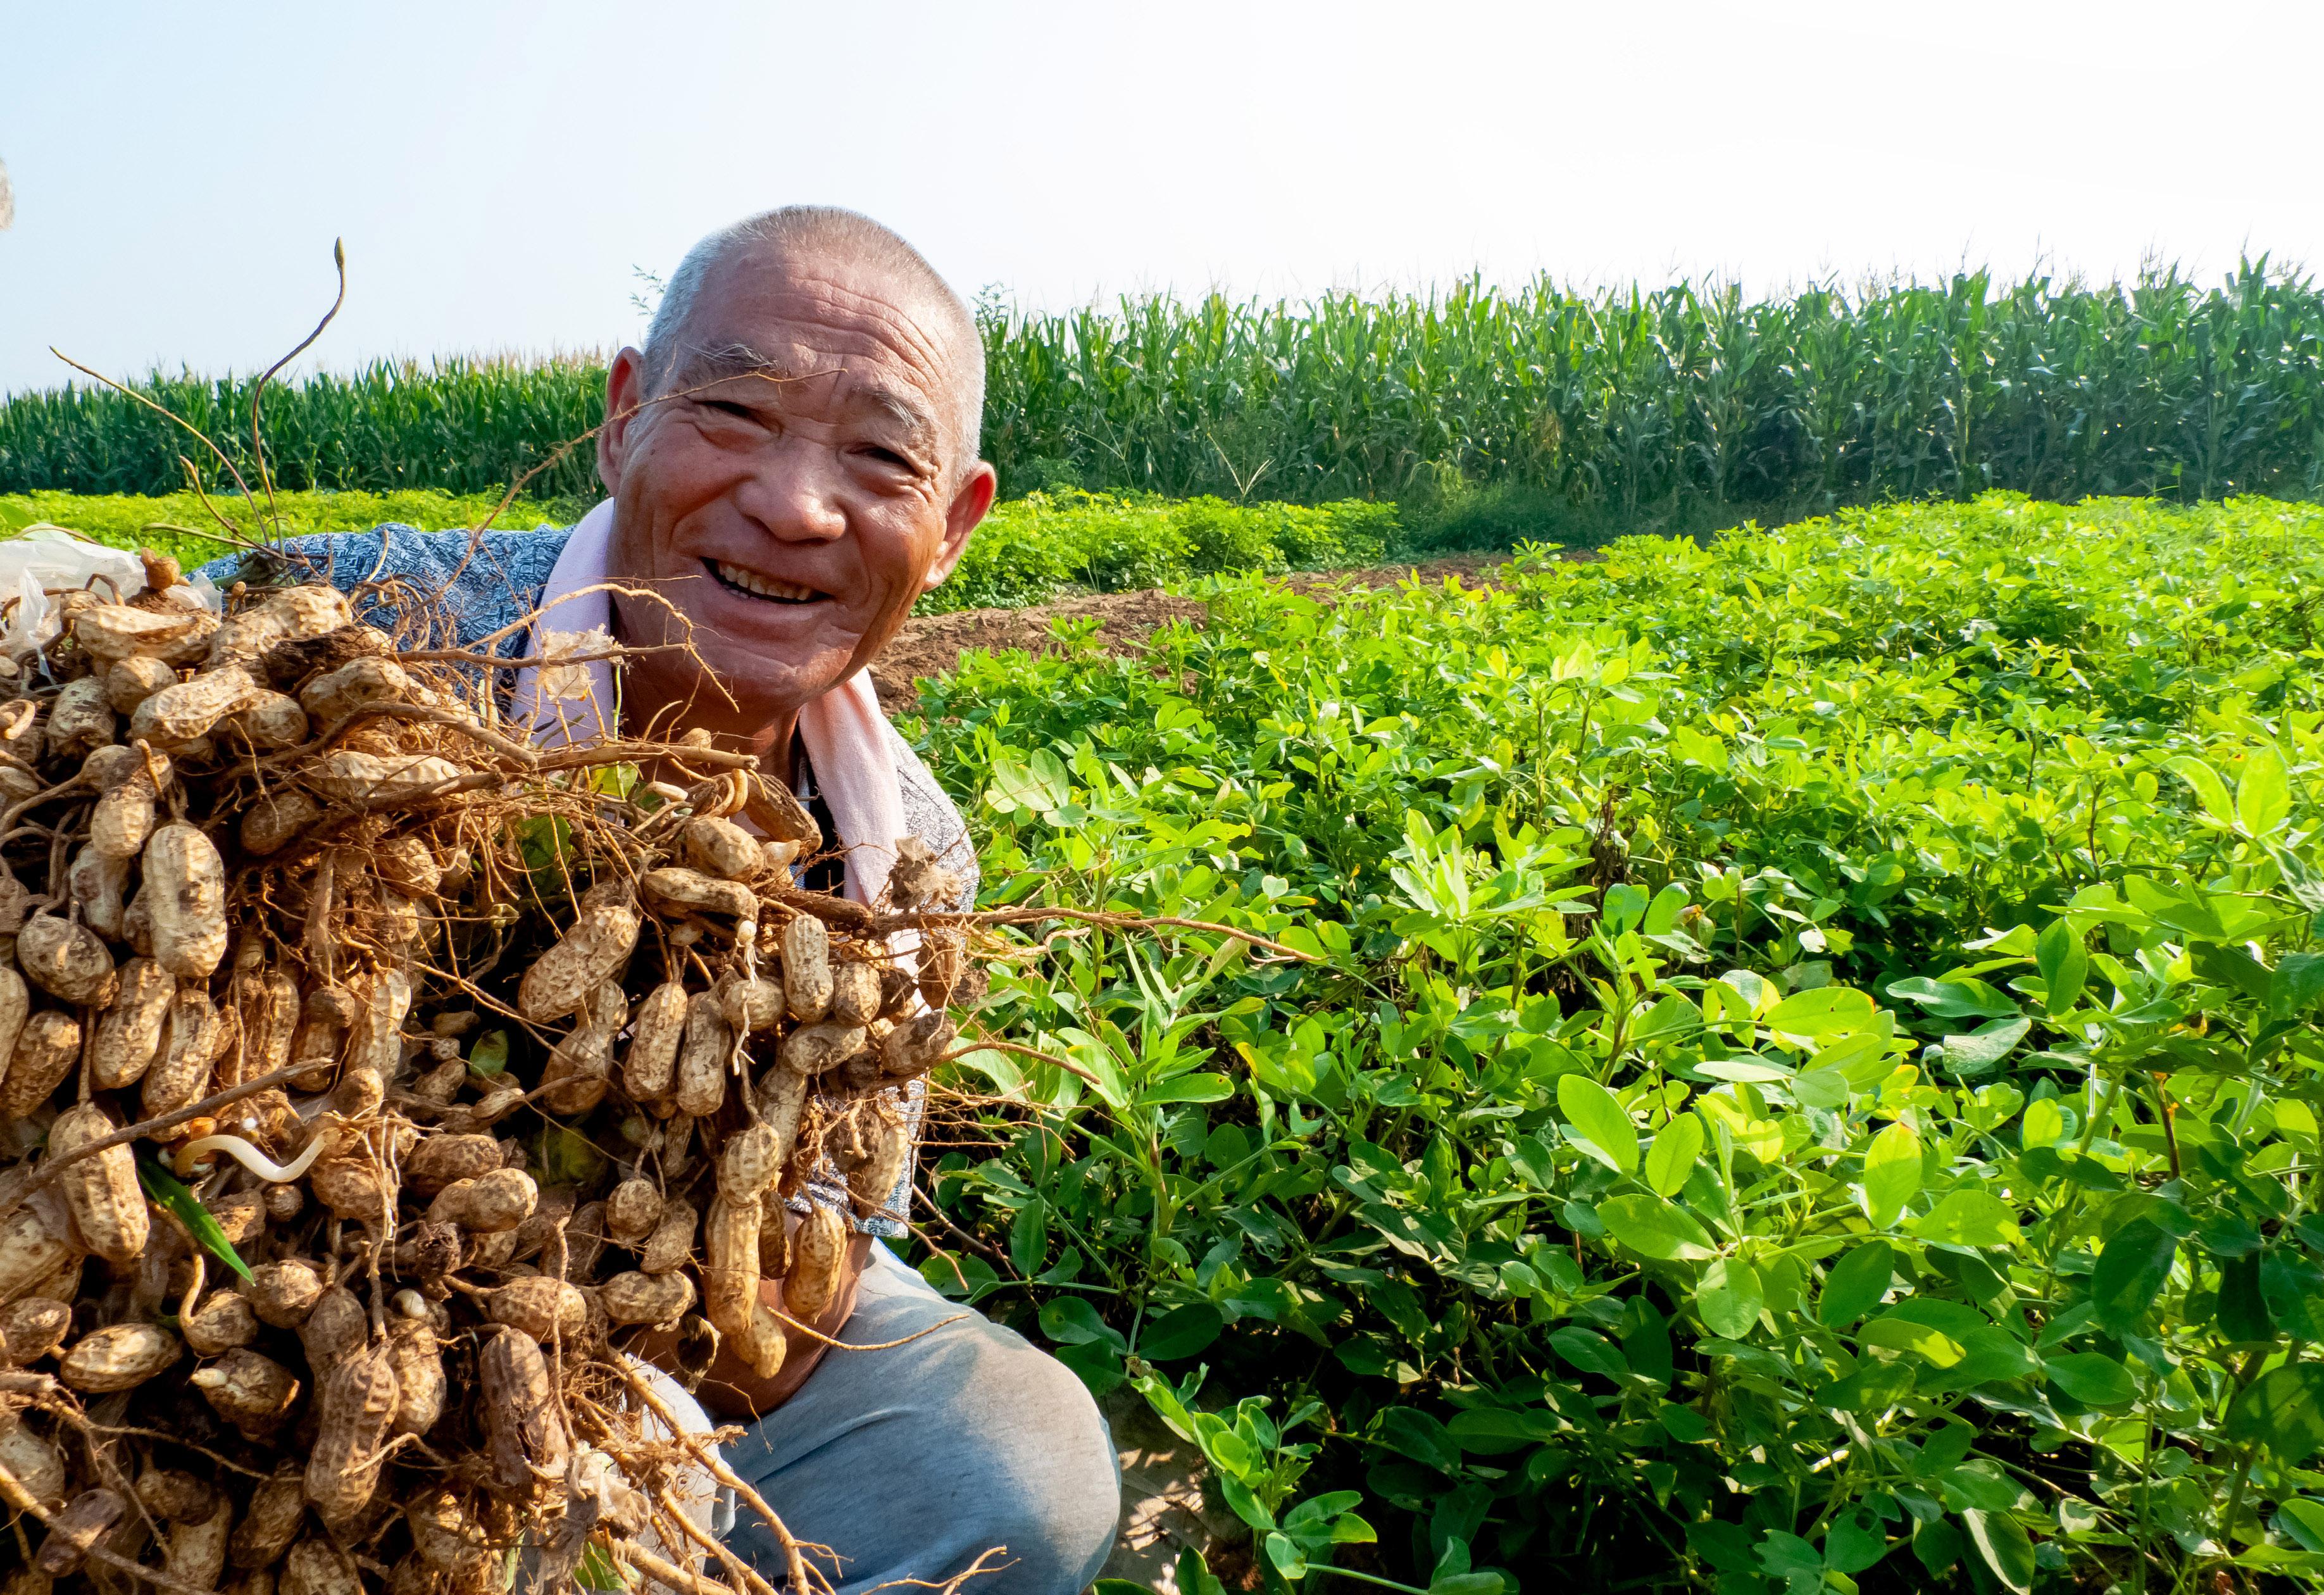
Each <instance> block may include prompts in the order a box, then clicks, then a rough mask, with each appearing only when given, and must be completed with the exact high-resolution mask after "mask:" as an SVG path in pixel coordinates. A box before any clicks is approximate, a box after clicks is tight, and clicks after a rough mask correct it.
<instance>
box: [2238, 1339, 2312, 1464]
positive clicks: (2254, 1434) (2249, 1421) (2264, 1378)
mask: <svg viewBox="0 0 2324 1595" xmlns="http://www.w3.org/2000/svg"><path fill="white" fill-rule="evenodd" d="M2227 1438H2228V1439H2230V1440H2233V1441H2236V1442H2237V1443H2241V1444H2246V1445H2249V1444H2255V1443H2256V1444H2259V1445H2264V1446H2265V1447H2266V1448H2267V1449H2268V1450H2269V1451H2270V1452H2273V1454H2274V1456H2275V1459H2276V1460H2277V1461H2280V1462H2282V1463H2283V1464H2284V1465H2285V1466H2286V1467H2297V1466H2298V1465H2299V1464H2300V1463H2301V1462H2304V1461H2307V1460H2308V1459H2309V1458H2310V1456H2312V1455H2314V1454H2315V1453H2316V1452H2318V1451H2319V1450H2324V1362H2295V1363H2287V1364H2286V1365H2285V1366H2283V1367H2282V1368H2277V1369H2270V1370H2269V1371H2268V1372H2266V1373H2264V1374H2262V1375H2260V1377H2259V1378H2256V1379H2254V1380H2253V1381H2252V1382H2251V1383H2250V1384H2248V1385H2246V1386H2245V1387H2244V1388H2243V1389H2242V1391H2240V1392H2239V1393H2238V1394H2237V1395H2236V1398H2235V1401H2234V1402H2233V1403H2232V1404H2231V1405H2230V1406H2228V1408H2227Z"/></svg>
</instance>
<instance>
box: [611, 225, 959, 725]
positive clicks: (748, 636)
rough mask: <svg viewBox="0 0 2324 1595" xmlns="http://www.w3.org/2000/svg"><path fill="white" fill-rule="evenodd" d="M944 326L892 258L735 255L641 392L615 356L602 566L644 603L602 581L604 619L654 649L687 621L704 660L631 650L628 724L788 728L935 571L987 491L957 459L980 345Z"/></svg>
mask: <svg viewBox="0 0 2324 1595" xmlns="http://www.w3.org/2000/svg"><path fill="white" fill-rule="evenodd" d="M953 325H954V323H953V321H952V320H951V319H950V318H947V317H946V315H945V313H944V309H943V307H942V306H941V305H940V304H939V303H938V302H936V300H935V298H934V296H933V295H932V294H931V293H929V292H927V290H923V289H920V288H919V287H918V285H917V284H915V283H912V282H910V281H908V280H905V279H903V278H902V277H900V275H899V273H896V272H890V271H886V270H883V269H881V268H879V267H876V266H871V265H866V264H862V263H850V262H847V261H844V260H830V259H820V258H810V259H784V258H782V257H780V256H779V255H778V254H774V253H773V252H772V251H770V250H769V249H765V248H761V249H757V250H752V249H743V250H738V251H737V252H736V253H735V254H732V255H730V256H729V257H728V258H727V259H725V260H724V261H723V262H722V263H720V264H719V265H718V266H717V267H715V268H714V269H713V270H712V272H710V273H709V274H708V276H707V277H706V278H705V280H704V281H703V283H702V285H701V289H700V291H699V293H698V294H697V295H696V298H695V300H694V301H693V303H692V305H691V306H690V307H689V308H688V309H687V312H686V316H685V320H684V323H683V324H682V326H681V327H679V329H678V331H679V335H680V336H679V337H678V345H679V347H680V349H681V351H682V352H681V353H680V354H679V355H677V356H676V357H674V358H672V359H671V360H670V361H669V369H668V370H667V372H666V373H658V380H656V381H655V382H654V383H653V384H652V386H651V388H650V389H649V386H648V383H647V376H646V371H645V367H644V364H643V361H642V358H641V356H640V355H638V353H637V352H636V351H635V350H632V349H624V350H623V351H622V354H621V355H620V356H619V358H617V359H616V360H615V362H614V364H613V372H612V374H611V376H610V378H609V380H608V383H607V389H606V414H607V415H608V416H609V417H610V418H613V419H609V420H608V422H607V424H606V426H605V428H604V431H602V432H601V433H600V434H599V436H598V470H599V474H600V475H602V476H603V477H604V482H605V485H606V488H607V490H608V491H609V492H610V493H612V494H613V501H614V530H613V549H612V559H611V570H610V573H609V574H610V575H611V576H612V577H613V580H615V581H617V582H620V583H622V584H623V585H625V586H630V587H634V588H639V589H642V590H643V591H644V592H645V593H650V594H651V595H653V596H650V597H649V596H643V595H634V594H617V595H615V598H614V621H615V625H616V628H617V629H618V631H619V632H620V633H621V640H622V641H623V642H624V643H626V644H629V645H631V646H633V647H653V646H657V645H662V644H668V643H673V642H683V641H687V640H688V637H689V632H688V626H687V622H690V623H691V633H690V635H691V641H692V643H693V647H694V649H695V650H696V652H697V653H698V654H699V655H700V662H699V663H697V662H696V660H695V659H692V658H690V657H688V656H687V654H685V653H682V652H677V651H672V652H668V653H659V654H648V655H645V656H643V657H641V658H636V659H632V660H631V661H630V662H629V664H628V666H627V667H626V669H625V673H624V678H623V687H622V698H623V715H624V718H625V719H626V720H628V721H629V722H630V724H631V725H632V728H633V729H640V730H642V729H643V728H644V727H645V726H646V725H647V724H649V723H652V722H653V721H655V719H656V717H657V716H665V718H663V719H662V720H661V722H660V724H659V729H660V730H662V731H664V732H666V733H670V734H675V733H676V731H677V730H678V729H685V728H691V727H695V726H701V727H704V728H706V729H708V730H710V731H711V732H713V733H716V734H718V735H719V736H720V737H721V740H722V741H726V740H739V741H741V742H744V743H746V744H748V745H752V746H755V747H758V748H760V749H761V750H764V749H766V748H769V747H772V746H776V745H779V743H781V742H788V738H789V736H790V732H791V727H792V725H793V724H794V723H795V721H796V719H797V716H798V711H799V709H800V708H801V707H802V706H804V705H806V704H807V703H809V702H811V701H812V700H813V699H815V698H816V697H817V696H820V695H822V694H823V693H825V692H827V691H829V690H830V689H831V688H832V687H835V686H836V685H837V684H838V683H840V682H841V681H843V680H844V679H846V678H848V677H849V676H851V675H853V673H854V672H855V671H857V670H859V669H861V668H863V667H864V666H865V665H867V664H869V663H870V662H871V659H872V657H873V656H874V655H876V654H877V653H878V652H879V651H880V650H881V648H882V647H884V646H885V645H886V644H887V643H888V641H890V639H892V638H893V637H894V636H895V634H896V632H898V630H899V629H900V628H901V626H902V625H903V623H904V620H905V617H906V615H907V614H908V613H909V612H910V610H911V606H912V602H913V600H914V599H916V598H918V596H919V595H920V594H922V593H923V592H925V591H927V589H928V588H930V587H932V586H934V585H936V583H938V582H940V581H942V580H943V579H944V578H945V576H948V575H949V574H951V571H952V568H953V567H954V565H955V564H957V563H958V562H959V559H960V556H961V553H962V551H963V550H964V549H965V548H966V547H967V545H968V536H969V533H970V532H971V531H972V530H973V529H974V528H975V526H976V523H977V522H978V521H981V520H982V519H983V516H984V512H985V511H986V510H987V509H988V508H989V507H990V506H991V502H992V492H993V485H994V478H993V474H992V468H991V466H987V465H984V464H983V463H982V462H979V461H971V460H966V459H964V458H962V457H961V456H963V455H964V453H965V452H966V447H967V446H966V443H965V440H964V438H963V436H962V427H961V424H960V422H961V410H962V403H963V401H962V396H961V395H962V392H963V389H962V381H963V377H962V373H963V371H964V363H965V362H968V361H973V360H981V359H982V352H981V351H980V350H978V349H976V348H974V347H973V338H972V339H970V340H969V341H970V343H971V345H972V346H970V347H966V348H963V347H960V346H959V345H960V343H961V341H962V340H961V338H960V337H959V336H958V334H957V333H954V332H949V331H948V330H947V328H949V327H952V326H953ZM673 611H674V612H675V613H673ZM705 665H706V666H707V668H708V669H709V671H710V672H711V673H713V674H714V675H715V678H716V682H715V685H712V684H710V683H707V682H705V679H704V667H705ZM722 688H723V692H722V690H721V689H722ZM728 696H731V697H732V698H733V703H732V704H730V703H729V702H728V701H727V698H728ZM673 708H674V709H676V711H677V713H678V719H677V722H676V724H675V725H672V724H670V722H669V720H668V719H667V718H666V716H667V715H668V713H669V711H670V710H671V709H673Z"/></svg>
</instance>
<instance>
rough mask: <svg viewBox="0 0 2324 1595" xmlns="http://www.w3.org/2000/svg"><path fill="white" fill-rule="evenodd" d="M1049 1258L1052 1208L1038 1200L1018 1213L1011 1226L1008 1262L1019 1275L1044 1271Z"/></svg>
mask: <svg viewBox="0 0 2324 1595" xmlns="http://www.w3.org/2000/svg"><path fill="white" fill-rule="evenodd" d="M1048 1255H1049V1205H1048V1203H1046V1202H1043V1201H1041V1200H1040V1199H1039V1198H1037V1197H1036V1198H1034V1199H1033V1200H1031V1201H1029V1202H1028V1203H1025V1205H1024V1206H1022V1207H1020V1208H1019V1209H1018V1210H1017V1216H1016V1217H1015V1218H1014V1219H1012V1220H1010V1224H1009V1262H1010V1267H1012V1268H1015V1269H1016V1270H1017V1271H1018V1272H1019V1274H1024V1275H1028V1276H1029V1275H1034V1274H1037V1273H1039V1272H1040V1271H1041V1262H1042V1259H1043V1258H1047V1256H1048Z"/></svg>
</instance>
